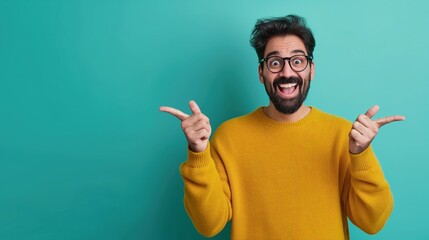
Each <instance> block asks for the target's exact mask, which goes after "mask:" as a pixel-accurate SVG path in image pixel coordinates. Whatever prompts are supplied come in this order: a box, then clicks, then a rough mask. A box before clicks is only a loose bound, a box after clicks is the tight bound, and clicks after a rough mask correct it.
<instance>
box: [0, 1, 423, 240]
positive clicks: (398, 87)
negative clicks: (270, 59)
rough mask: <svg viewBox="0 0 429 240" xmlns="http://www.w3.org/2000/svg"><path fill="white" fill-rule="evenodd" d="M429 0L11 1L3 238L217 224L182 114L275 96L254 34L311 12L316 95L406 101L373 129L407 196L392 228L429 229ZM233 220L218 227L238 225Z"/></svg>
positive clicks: (4, 78) (359, 106)
mask: <svg viewBox="0 0 429 240" xmlns="http://www.w3.org/2000/svg"><path fill="white" fill-rule="evenodd" d="M428 9H429V2H427V1H423V0H421V1H388V0H384V1H370V0H364V1H333V0H328V1H284V0H283V1H230V0H218V1H199V0H189V1H166V0H157V1H136V0H121V1H119V0H118V1H114V0H95V1H83V0H75V1H59V0H45V1H24V0H14V1H13V0H9V1H8V0H3V1H1V2H0V123H1V124H0V239H8V240H9V239H11V240H17V239H25V240H33V239H44V240H47V239H70V240H71V239H106V240H108V239H204V238H203V237H201V236H200V235H199V234H198V233H197V232H196V230H195V229H194V227H193V226H192V223H191V221H190V220H189V218H188V216H187V215H186V212H185V210H184V207H183V200H182V199H183V183H182V180H181V177H180V174H179V165H180V163H181V162H183V161H184V160H185V159H186V146H187V145H186V140H185V138H184V136H183V133H182V132H181V129H180V123H179V121H178V120H177V119H175V118H174V117H171V116H169V115H167V114H165V113H161V112H159V111H158V108H159V106H161V105H169V106H173V107H177V108H179V109H181V110H183V111H186V112H189V109H188V105H187V104H188V101H189V100H191V99H195V100H196V101H197V103H198V104H199V105H200V107H201V109H202V110H203V112H204V113H205V114H206V115H208V116H209V117H210V119H211V122H212V124H213V127H214V128H216V127H217V126H218V125H219V124H220V123H221V122H223V121H225V120H227V119H229V118H231V117H235V116H239V115H242V114H246V113H248V112H250V111H253V110H254V109H255V108H257V107H259V106H261V105H266V104H267V103H268V99H267V97H266V94H265V90H264V88H263V86H262V85H261V84H260V83H259V80H258V76H257V57H256V54H255V52H254V50H253V49H252V48H251V47H250V45H249V36H250V32H251V29H252V27H253V25H254V23H255V22H256V20H257V19H258V18H263V17H270V16H282V15H286V14H290V13H295V14H299V15H302V16H304V17H305V18H306V19H307V21H308V24H309V26H310V27H311V28H312V29H313V32H314V34H315V37H316V42H317V44H316V49H315V53H314V55H315V64H316V76H315V79H314V81H313V83H312V87H311V90H310V94H309V98H308V100H307V104H308V105H312V106H316V107H318V108H320V109H322V110H324V111H327V112H330V113H333V114H336V115H340V116H343V117H345V118H347V119H349V120H351V121H352V120H354V119H355V117H356V116H357V115H358V114H360V113H364V112H365V111H366V110H367V109H368V108H369V107H371V106H372V105H373V104H379V105H380V107H381V110H380V112H379V114H378V115H377V116H380V117H382V116H387V115H393V114H403V115H405V116H406V117H407V120H406V121H405V122H400V123H392V124H391V125H387V126H385V127H383V128H382V129H381V131H380V133H379V135H378V136H377V138H376V139H375V141H374V142H373V146H374V149H375V152H376V154H377V156H378V158H379V161H380V162H381V164H382V166H383V169H384V173H385V176H386V178H387V179H388V181H389V183H390V185H391V188H392V191H393V194H394V197H395V209H394V211H393V214H392V216H391V218H390V219H389V221H388V223H387V224H386V226H385V228H384V229H383V230H382V231H381V232H380V233H379V234H377V235H375V236H370V235H367V234H365V233H363V232H362V231H360V230H359V229H357V228H355V227H353V226H352V227H351V237H352V239H428V238H429V231H428V229H427V227H428V224H427V216H428V215H429V208H428V207H427V203H428V202H429V191H428V187H427V183H428V180H429V179H428V177H427V173H426V172H427V169H428V167H429V163H428V158H427V151H426V150H425V149H426V147H427V144H428V141H427V136H428V133H429V132H428V130H427V129H428V128H427V124H426V119H427V118H429V108H428V97H427V92H428V90H429V84H428V82H429V81H428V77H427V69H428V68H427V57H428V56H429V50H428V47H427V43H428V42H429V28H428V24H429V15H428V13H427V10H428ZM228 236H229V234H228V230H225V231H223V232H222V233H221V234H219V235H218V236H217V237H215V238H214V239H228Z"/></svg>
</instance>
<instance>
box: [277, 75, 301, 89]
mask: <svg viewBox="0 0 429 240" xmlns="http://www.w3.org/2000/svg"><path fill="white" fill-rule="evenodd" d="M286 83H297V84H298V85H299V86H302V79H301V78H299V77H288V78H287V77H279V78H277V79H274V81H273V86H274V89H277V87H278V85H280V84H286Z"/></svg>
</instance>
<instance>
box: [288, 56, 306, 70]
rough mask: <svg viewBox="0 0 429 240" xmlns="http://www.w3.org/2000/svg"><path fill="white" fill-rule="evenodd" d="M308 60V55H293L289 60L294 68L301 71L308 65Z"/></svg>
mask: <svg viewBox="0 0 429 240" xmlns="http://www.w3.org/2000/svg"><path fill="white" fill-rule="evenodd" d="M307 61H308V60H307V57H306V56H293V57H291V59H290V60H289V63H290V66H291V68H292V69H293V70H295V71H297V72H299V71H302V70H304V69H305V68H306V67H307Z"/></svg>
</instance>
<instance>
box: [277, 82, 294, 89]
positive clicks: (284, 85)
mask: <svg viewBox="0 0 429 240" xmlns="http://www.w3.org/2000/svg"><path fill="white" fill-rule="evenodd" d="M279 86H280V87H281V88H291V87H295V86H296V83H286V84H279Z"/></svg>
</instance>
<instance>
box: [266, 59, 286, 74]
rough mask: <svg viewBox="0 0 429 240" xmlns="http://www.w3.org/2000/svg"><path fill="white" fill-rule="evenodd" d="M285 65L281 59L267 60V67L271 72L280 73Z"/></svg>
mask: <svg viewBox="0 0 429 240" xmlns="http://www.w3.org/2000/svg"><path fill="white" fill-rule="evenodd" d="M284 64H285V62H284V60H283V59H282V58H281V57H270V58H269V59H268V60H267V67H268V69H269V70H270V71H272V72H280V71H281V70H282V69H283V65H284Z"/></svg>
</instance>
